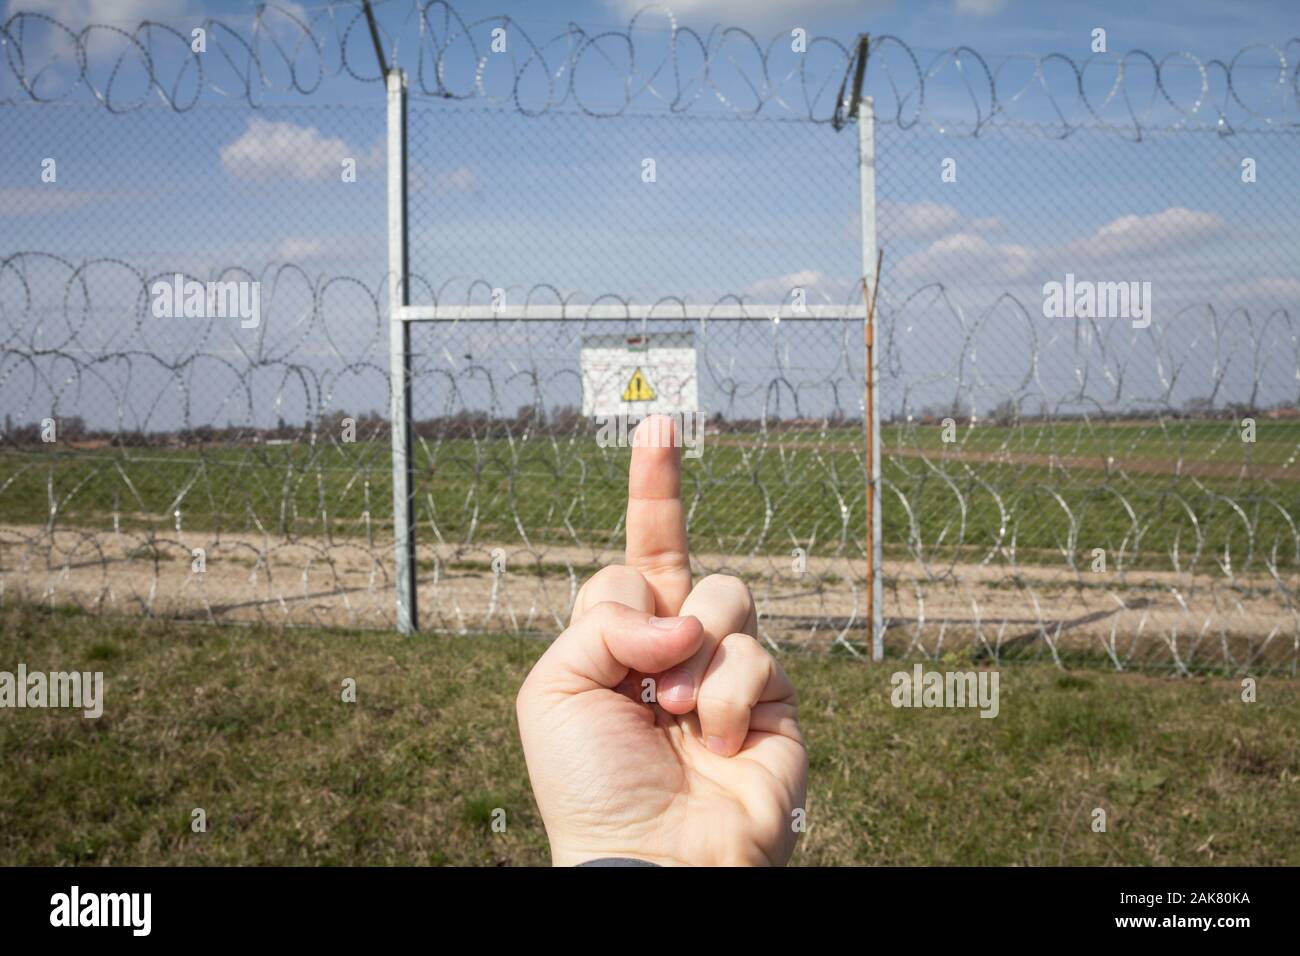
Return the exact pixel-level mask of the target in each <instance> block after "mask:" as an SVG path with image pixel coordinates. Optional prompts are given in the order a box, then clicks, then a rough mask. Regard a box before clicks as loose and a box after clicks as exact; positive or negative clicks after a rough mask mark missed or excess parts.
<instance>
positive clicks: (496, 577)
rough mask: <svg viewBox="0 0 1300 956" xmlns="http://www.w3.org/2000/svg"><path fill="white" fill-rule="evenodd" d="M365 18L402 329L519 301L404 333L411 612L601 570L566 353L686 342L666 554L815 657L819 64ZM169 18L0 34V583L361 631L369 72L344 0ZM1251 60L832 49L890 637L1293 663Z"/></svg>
mask: <svg viewBox="0 0 1300 956" xmlns="http://www.w3.org/2000/svg"><path fill="white" fill-rule="evenodd" d="M377 10H378V13H379V19H380V26H381V32H382V33H383V40H384V45H385V48H386V50H387V51H388V54H389V57H390V62H392V63H395V64H397V65H399V66H401V67H402V68H403V69H404V70H406V72H407V74H408V75H409V76H410V78H411V86H412V95H411V98H410V111H409V116H408V136H409V140H408V155H407V163H408V177H409V188H410V211H409V226H408V228H409V254H410V272H411V276H410V291H409V297H410V302H411V304H412V305H415V306H426V307H434V308H435V309H441V308H444V307H462V306H474V305H491V304H493V303H494V299H495V300H496V301H501V302H504V303H506V304H507V305H508V306H514V305H516V304H518V305H525V304H529V305H547V306H561V307H563V309H564V313H565V316H566V317H565V318H564V319H563V320H559V321H516V320H510V319H508V318H502V319H499V320H488V321H473V322H470V321H456V320H441V319H440V320H437V321H431V322H421V323H415V324H413V325H412V328H411V349H412V369H413V402H412V412H411V415H412V429H413V434H414V440H415V447H414V454H413V471H414V478H415V499H416V504H417V509H416V523H417V524H416V527H417V532H416V533H417V540H418V549H417V554H416V558H417V561H416V566H417V587H418V590H419V599H420V606H421V611H422V621H421V623H422V625H423V626H424V627H426V628H429V629H440V630H441V629H449V630H465V631H480V630H481V631H499V630H521V631H539V632H543V633H551V632H554V631H555V630H556V628H557V627H559V626H561V624H562V622H563V621H564V619H565V617H566V615H567V610H568V607H569V605H570V602H571V601H572V599H573V596H574V594H575V593H576V589H577V587H578V586H579V585H580V584H581V581H582V580H583V579H584V578H585V577H586V576H587V575H588V574H589V573H590V572H591V570H593V569H594V568H595V567H597V566H599V565H601V564H604V563H608V562H610V561H615V560H619V558H620V555H621V549H622V501H623V498H624V492H625V481H626V477H625V476H626V466H627V455H628V452H627V449H626V448H620V447H608V446H607V445H606V444H604V443H602V442H599V441H597V438H596V428H595V425H594V424H593V421H592V418H591V416H590V415H588V414H584V404H585V396H584V388H583V376H582V370H581V367H580V366H581V361H580V355H581V352H582V350H583V348H584V344H587V343H590V342H592V341H597V340H600V341H606V340H610V339H623V340H625V341H627V340H633V341H635V340H638V339H644V338H647V337H654V336H660V335H678V336H682V335H687V334H689V336H690V337H691V339H690V341H691V342H692V343H693V347H694V349H695V354H696V359H695V362H696V370H697V377H698V404H699V409H700V410H701V412H702V413H703V415H704V417H705V419H706V422H707V424H706V429H705V432H704V435H703V447H702V449H701V454H700V455H699V456H698V457H688V458H687V459H686V460H685V464H684V493H685V494H686V495H687V498H688V502H687V507H688V512H689V516H690V519H689V520H690V532H691V540H692V547H693V548H694V549H695V554H694V559H695V562H696V564H697V568H698V570H699V571H700V573H707V572H711V571H722V572H727V573H733V574H739V575H741V576H742V577H744V578H745V579H746V580H747V582H748V583H749V584H750V587H751V589H752V590H753V591H754V594H755V597H756V600H757V602H758V604H759V608H760V613H761V618H760V628H761V631H762V636H763V637H764V638H765V639H766V640H767V641H769V642H770V643H771V644H772V645H773V646H780V647H814V646H827V645H829V646H832V647H836V648H839V649H841V650H843V651H844V652H846V653H850V654H860V653H863V652H864V647H865V632H866V621H865V618H864V615H865V595H864V594H863V568H864V562H865V556H866V555H865V548H864V534H865V529H864V506H865V494H866V485H865V474H866V469H865V459H864V454H865V445H864V436H863V426H864V423H863V406H864V395H863V379H864V368H863V342H862V323H861V318H860V317H861V314H862V311H861V310H862V307H863V273H864V271H865V270H864V268H863V261H862V260H863V256H862V247H861V236H862V228H861V227H862V223H861V219H860V212H859V210H860V196H859V189H858V172H859V170H858V143H857V134H856V130H855V129H854V128H853V127H851V126H850V127H849V128H848V129H845V130H843V131H841V132H838V133H837V132H835V130H834V129H833V127H832V124H831V123H830V120H831V117H832V114H833V113H834V112H835V109H836V104H837V101H838V99H839V97H840V96H841V95H842V90H841V81H842V80H843V78H844V75H845V71H846V69H847V68H848V64H849V59H850V53H851V47H852V44H851V43H849V42H847V38H846V40H845V41H840V40H835V39H830V38H810V39H809V40H808V44H807V49H806V52H804V53H796V52H794V51H793V50H791V49H790V43H789V42H788V39H783V38H778V40H777V41H776V42H774V43H772V44H766V43H765V41H763V40H756V39H754V38H750V37H748V35H747V34H744V33H743V31H736V30H727V31H714V32H713V33H711V34H700V33H696V32H693V31H689V30H685V29H682V28H680V27H678V26H677V25H676V24H675V23H674V22H672V21H671V20H668V19H666V18H664V17H663V16H662V15H661V14H646V15H642V16H641V17H638V18H637V19H636V20H634V21H633V23H632V24H630V25H629V27H628V29H627V31H626V32H623V33H599V34H595V33H587V32H585V31H583V30H582V29H581V28H580V27H577V26H570V27H568V28H567V29H564V30H562V31H560V32H558V33H556V34H554V35H552V36H544V37H543V36H538V35H530V33H529V32H528V31H525V30H524V29H522V28H521V27H520V25H519V24H517V23H515V22H513V21H510V20H509V19H508V18H488V19H484V20H480V21H477V22H474V23H470V22H467V21H466V20H464V19H463V18H462V17H460V15H459V14H458V13H457V11H456V10H455V9H454V8H452V7H450V6H448V5H446V4H442V3H433V4H428V5H414V4H408V3H396V2H394V3H388V4H378V5H377ZM194 26H200V25H186V24H176V25H173V27H172V28H171V29H170V30H169V29H166V28H163V27H160V26H159V25H156V24H154V25H141V26H136V25H128V26H123V25H116V26H110V25H88V24H76V23H67V24H59V23H56V22H55V21H52V20H50V19H49V18H47V17H41V16H36V15H22V14H20V15H18V16H16V17H11V18H10V20H8V21H7V22H6V23H5V24H4V27H3V30H4V32H3V34H2V35H0V40H3V42H4V44H5V49H6V58H5V66H4V67H3V69H0V114H2V115H3V117H4V120H5V124H6V129H8V130H10V131H11V132H12V133H13V134H14V135H13V136H11V137H7V142H6V144H5V145H4V146H2V147H0V149H2V150H3V151H4V162H3V163H2V164H0V168H2V169H3V172H2V173H0V175H2V176H3V177H4V178H3V180H0V196H3V197H4V202H3V207H2V210H0V221H3V223H4V227H5V228H4V235H5V243H4V245H5V247H6V248H5V249H3V250H0V342H2V343H3V346H2V349H3V351H2V352H0V395H2V396H3V399H4V407H5V411H6V416H7V417H6V421H5V427H4V438H3V442H4V444H3V449H2V451H3V453H2V454H0V523H2V527H0V588H3V591H2V592H0V593H3V595H17V594H21V595H24V596H28V597H32V596H34V597H37V598H40V599H43V600H47V601H50V602H52V603H59V602H68V601H72V602H77V603H81V604H84V605H87V606H93V607H95V608H98V609H100V610H102V611H104V612H106V613H123V612H125V613H148V614H165V615H175V616H182V617H198V618H202V619H210V620H221V621H243V620H262V621H269V622H275V623H291V624H299V623H301V624H308V623H310V624H324V625H340V626H391V624H392V623H393V586H394V581H393V570H392V569H393V531H392V527H393V525H392V483H391V462H390V448H389V422H388V418H387V409H388V407H389V400H390V393H389V385H388V378H389V368H388V361H387V359H388V355H387V352H388V333H389V317H390V307H389V303H388V261H387V250H388V235H387V222H386V218H385V212H386V205H385V202H386V200H385V190H384V165H385V160H386V158H387V156H386V149H385V139H384V132H385V127H384V105H383V93H382V84H381V83H380V82H379V80H380V74H379V69H378V67H377V66H376V65H375V62H374V60H375V58H374V51H373V49H371V47H370V45H369V38H368V36H366V35H365V28H364V23H363V21H361V20H360V19H359V11H358V9H357V8H356V7H355V6H352V5H348V4H338V5H334V6H329V7H322V8H317V9H314V10H312V11H310V14H309V15H308V14H298V13H295V12H292V11H288V10H281V9H278V8H275V7H274V6H268V7H266V8H264V9H263V10H262V11H261V12H260V13H258V14H255V15H251V16H250V17H249V18H246V19H244V20H239V21H229V22H225V23H220V24H219V23H217V22H216V21H205V23H204V24H201V26H202V27H204V29H205V30H206V36H207V39H208V44H209V46H208V49H207V51H206V52H205V53H203V54H194V53H192V52H191V51H190V48H189V42H190V40H189V38H190V36H191V32H190V31H191V28H192V27H194ZM497 29H500V30H502V31H504V36H505V37H506V43H507V47H506V49H505V51H503V52H501V53H499V54H498V53H494V52H493V50H492V41H493V38H494V34H493V31H494V30H497ZM1298 47H1300V44H1296V42H1295V41H1292V43H1291V44H1290V45H1287V46H1279V48H1278V49H1277V50H1275V51H1273V52H1272V53H1269V52H1268V51H1264V52H1263V53H1262V54H1261V53H1260V51H1254V52H1252V53H1249V54H1247V55H1243V56H1241V57H1238V58H1236V59H1234V60H1232V61H1231V63H1232V66H1231V68H1228V67H1224V66H1222V64H1219V63H1217V61H1216V63H1212V64H1201V63H1200V62H1199V61H1196V60H1194V59H1192V58H1189V57H1186V56H1182V57H1176V58H1171V59H1168V60H1163V61H1151V63H1150V64H1148V61H1147V60H1144V59H1142V58H1141V57H1138V56H1136V55H1133V54H1130V55H1128V56H1126V57H1116V58H1113V62H1111V61H1108V60H1106V59H1105V58H1097V59H1094V60H1090V61H1088V62H1086V63H1083V64H1075V63H1073V62H1071V61H1068V60H1065V59H1064V58H1062V57H1048V58H1040V59H1035V60H1030V59H1026V58H1003V59H1001V60H998V61H992V60H985V59H980V58H978V57H977V56H975V55H974V54H973V53H971V51H969V50H964V51H949V52H945V53H942V54H935V55H933V57H932V59H930V61H929V62H927V63H924V64H923V62H922V59H923V55H922V54H921V53H919V52H917V51H915V50H913V49H912V48H910V47H908V46H906V45H905V44H903V43H902V42H901V41H899V40H897V39H895V38H888V37H886V38H881V39H879V40H876V41H873V45H872V55H871V60H870V61H869V64H868V68H867V71H866V86H865V92H866V93H867V94H870V95H872V96H873V97H874V100H875V111H876V117H877V122H876V130H875V150H876V155H875V167H876V183H877V195H876V197H875V198H876V202H875V217H876V226H877V231H878V235H879V242H880V245H881V246H882V247H883V248H884V249H885V259H884V270H883V273H882V277H881V283H880V293H879V307H878V308H879V313H878V319H877V321H878V328H877V343H878V352H879V353H880V357H879V362H880V381H881V408H880V416H881V425H882V427H881V442H882V447H883V459H884V462H883V481H884V488H883V503H884V509H883V515H882V519H883V536H884V549H885V565H884V569H883V570H884V580H885V607H884V623H885V643H886V646H887V648H888V651H889V653H890V654H891V655H900V656H908V657H916V656H926V657H935V658H938V657H944V656H947V655H953V654H955V655H958V656H960V657H962V658H991V659H996V660H1009V659H1015V658H1024V657H1032V658H1040V657H1041V658H1044V659H1049V660H1050V659H1055V660H1058V661H1060V662H1062V663H1070V664H1075V663H1091V664H1096V665H1099V666H1106V667H1116V668H1125V669H1127V668H1134V667H1143V668H1153V669H1157V670H1166V671H1177V672H1196V671H1205V670H1224V671H1231V672H1245V671H1249V672H1251V673H1258V672H1264V671H1270V670H1273V671H1283V672H1287V673H1294V671H1295V669H1296V666H1297V658H1298V657H1300V652H1298V648H1300V619H1297V616H1296V608H1295V603H1294V598H1295V588H1296V585H1297V583H1298V582H1297V574H1298V571H1297V566H1298V565H1300V534H1298V533H1297V528H1296V524H1295V519H1296V516H1297V511H1298V510H1300V500H1297V499H1298V489H1300V485H1298V484H1297V482H1296V476H1295V474H1294V469H1295V457H1296V454H1297V452H1300V418H1297V417H1295V408H1296V404H1297V394H1296V392H1297V388H1298V387H1300V386H1298V384H1297V380H1298V376H1297V368H1300V338H1297V333H1296V329H1295V328H1294V323H1295V321H1296V320H1297V319H1298V318H1300V316H1297V308H1298V307H1300V286H1298V285H1297V279H1296V273H1295V269H1294V263H1295V262H1296V261H1300V258H1298V254H1300V237H1297V233H1296V227H1295V223H1296V222H1297V221H1300V215H1298V214H1300V208H1297V207H1298V206H1300V201H1298V199H1297V194H1296V192H1295V190H1294V188H1293V187H1289V186H1288V184H1293V183H1294V182H1296V181H1297V179H1298V178H1300V168H1297V166H1298V165H1300V159H1298V157H1300V151H1297V148H1296V147H1297V146H1298V145H1300V141H1297V128H1296V126H1295V120H1294V116H1295V107H1296V100H1297V96H1296V83H1297V74H1296V72H1295V66H1294V61H1295V53H1296V52H1298ZM1261 91H1262V92H1261ZM954 93H955V94H958V95H960V96H961V101H960V102H961V104H962V105H961V106H960V107H958V106H955V105H953V104H954V103H956V102H957V99H956V98H955V97H954V95H953V94H954ZM1148 94H1149V95H1148ZM327 103H329V104H331V105H325V104H327ZM1135 104H1137V105H1135ZM46 159H53V160H55V162H56V165H57V180H56V181H54V182H46V181H43V180H42V179H41V175H42V172H43V170H44V166H43V161H44V160H46ZM647 160H648V161H650V164H649V165H647ZM1247 161H1249V162H1247ZM1248 171H1249V175H1248ZM647 174H649V178H647ZM349 177H350V178H349ZM1247 180H1249V181H1247ZM177 273H179V274H181V275H182V276H183V277H185V278H186V279H195V280H198V281H235V282H245V283H252V282H256V283H258V284H259V285H258V287H259V289H260V317H259V322H258V324H257V325H256V327H250V328H245V327H243V323H241V322H240V321H238V320H232V319H231V318H230V317H228V316H227V317H220V318H207V317H201V316H192V317H184V316H181V315H177V316H176V317H172V318H160V317H159V316H158V315H157V314H156V313H155V306H156V303H157V302H158V299H159V297H158V296H157V295H156V294H154V292H153V289H154V287H155V283H157V282H159V281H162V280H171V279H172V277H173V276H174V275H176V274H177ZM1053 282H1056V283H1060V285H1061V294H1060V296H1059V297H1058V298H1059V299H1060V303H1059V304H1060V305H1061V310H1057V312H1055V313H1054V312H1053V303H1052V302H1051V301H1050V299H1051V296H1050V295H1049V294H1048V292H1046V291H1045V286H1047V285H1048V284H1049V283H1053ZM1130 282H1134V283H1137V286H1136V292H1135V293H1134V295H1133V296H1131V297H1130V298H1129V299H1128V300H1127V301H1121V298H1120V289H1119V287H1118V285H1117V284H1119V283H1125V284H1126V285H1125V287H1124V288H1125V290H1128V289H1129V286H1128V285H1127V283H1130ZM1144 283H1149V289H1150V291H1149V293H1145V294H1144V290H1145V289H1147V288H1148V287H1147V286H1146V285H1144ZM1067 288H1068V290H1069V291H1070V292H1071V293H1072V294H1071V296H1070V299H1071V303H1070V308H1068V309H1066V307H1065V304H1064V299H1065V297H1066V290H1067ZM1088 288H1093V290H1094V291H1096V290H1097V289H1098V288H1100V289H1101V290H1102V296H1101V300H1100V303H1098V302H1097V301H1096V300H1094V305H1093V310H1092V311H1093V314H1090V315H1082V314H1079V312H1080V311H1081V310H1076V309H1074V308H1073V306H1074V305H1075V304H1076V299H1075V296H1074V295H1073V293H1075V292H1079V294H1080V295H1083V294H1084V293H1083V292H1081V291H1080V290H1086V289H1088ZM797 295H802V296H804V297H806V301H807V303H808V305H809V306H811V307H824V308H826V309H828V310H830V314H834V315H837V316H839V317H837V318H833V319H819V318H816V317H815V315H811V316H810V315H809V314H806V313H802V312H800V311H799V310H798V309H796V308H795V307H794V302H795V301H796V298H797ZM177 301H178V302H179V299H178V300H177ZM1079 302H1080V303H1081V302H1082V300H1079ZM774 304H775V306H774ZM647 305H653V306H654V308H653V310H652V315H651V317H650V318H640V317H637V318H632V317H629V318H626V319H618V318H609V317H608V313H607V312H603V311H599V310H601V309H607V308H608V307H610V306H627V307H628V308H629V313H628V314H629V316H632V315H634V314H639V313H636V312H634V310H633V308H632V307H633V306H647ZM778 306H779V310H778V308H777V307H778ZM1112 306H1114V307H1115V310H1118V312H1116V314H1111V311H1115V310H1112V309H1111V307H1112ZM1121 306H1122V307H1123V308H1120V307H1121ZM736 308H739V310H740V311H742V312H744V313H745V314H746V315H748V316H749V317H748V318H734V317H733V318H726V319H721V318H719V319H717V320H713V319H709V318H705V319H703V320H701V319H699V318H696V317H695V316H697V315H698V313H700V312H704V313H705V314H707V313H708V312H709V310H710V309H715V310H718V314H719V315H721V314H723V312H724V311H725V310H727V309H733V310H734V309H736ZM1125 309H1126V310H1127V311H1124V310H1125ZM1062 310H1064V311H1066V312H1068V314H1058V313H1061V311H1062ZM1108 310H1111V311H1108ZM1144 310H1145V311H1146V314H1145V315H1144V314H1142V313H1143V311H1144ZM509 314H510V313H509V309H506V310H505V311H503V313H502V315H503V316H508V315H509ZM596 314H600V315H601V317H600V318H593V317H591V316H593V315H596ZM854 314H855V315H856V316H857V319H856V320H854V319H853V318H851V317H849V318H846V317H844V316H850V315H854ZM687 315H690V316H692V318H689V319H688V318H684V316H687ZM48 423H53V426H54V433H53V439H54V440H52V441H46V440H43V439H44V438H46V437H48V435H47V431H48V429H47V428H46V426H47V424H48ZM1243 438H1246V439H1249V440H1243ZM196 562H198V564H196ZM199 565H202V566H203V568H204V570H203V573H196V572H195V568H196V567H197V566H199Z"/></svg>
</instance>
